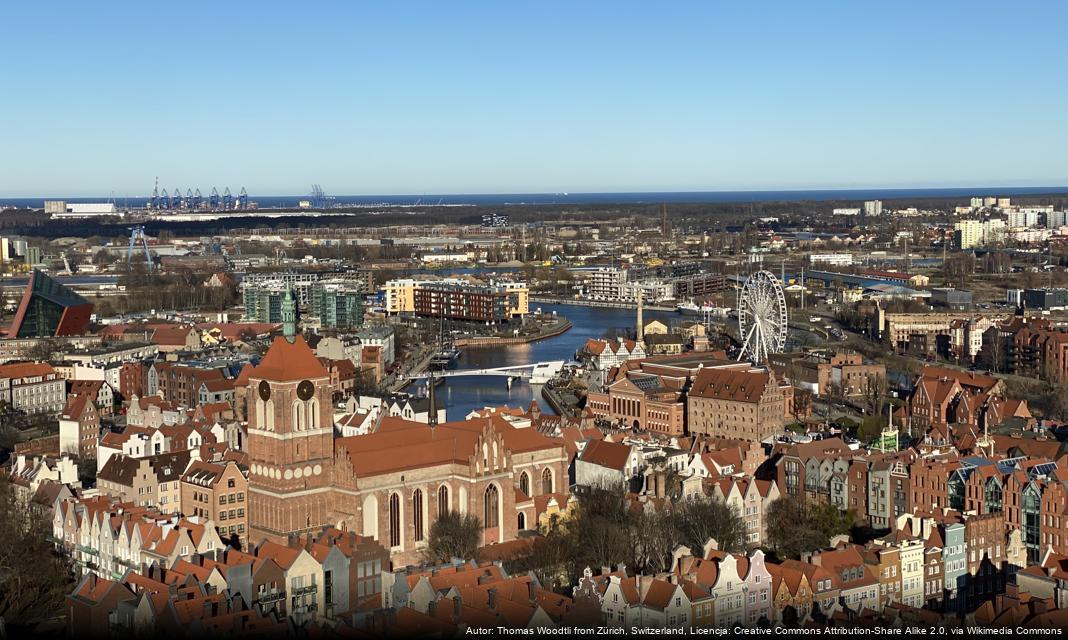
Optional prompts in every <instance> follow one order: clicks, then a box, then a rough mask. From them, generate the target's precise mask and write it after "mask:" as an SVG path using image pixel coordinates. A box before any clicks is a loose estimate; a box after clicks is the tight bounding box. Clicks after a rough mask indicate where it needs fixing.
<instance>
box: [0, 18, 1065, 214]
mask: <svg viewBox="0 0 1068 640" xmlns="http://www.w3.org/2000/svg"><path fill="white" fill-rule="evenodd" d="M305 4H308V5H311V4H314V5H315V6H314V7H312V6H308V7H305V6H304V5H305ZM580 5H581V6H580ZM0 25H2V27H0V60H2V61H3V62H2V63H0V123H2V125H0V132H2V134H0V196H36V195H42V196H43V195H57V196H62V195H68V196H73V195H106V194H108V193H110V192H112V191H114V192H115V194H116V195H119V196H121V195H138V194H146V193H148V192H149V191H151V188H152V181H153V178H154V177H155V176H156V175H159V176H160V179H161V186H162V187H165V188H167V189H168V190H170V189H173V188H174V187H180V188H181V189H182V190H183V191H184V190H185V189H186V188H189V187H193V188H195V187H199V188H201V189H202V190H206V189H210V187H211V186H212V185H217V186H219V187H220V189H221V188H222V187H223V186H226V185H229V186H230V187H231V188H232V189H234V190H235V191H236V190H237V189H239V188H240V187H241V186H242V185H245V186H247V187H248V189H249V192H250V193H251V194H254V195H278V194H301V193H306V192H308V190H309V188H310V185H311V184H312V183H320V184H322V185H323V186H324V187H325V188H326V189H327V191H328V192H330V193H334V194H420V193H478V192H482V193H514V192H559V191H568V192H579V191H647V190H734V189H774V188H850V187H898V186H900V187H911V186H920V187H922V186H973V185H974V186H981V185H988V186H1010V185H1064V184H1068V154H1066V149H1068V82H1066V80H1068V77H1066V76H1068V47H1066V46H1065V41H1064V38H1065V33H1066V27H1068V3H1064V2H1057V1H1054V0H1050V1H1047V2H1004V1H999V2H973V1H969V2H941V1H930V0H927V1H922V2H879V3H875V2H867V1H857V0H850V1H842V2H820V1H817V0H804V1H796V0H790V1H782V2H772V1H764V2H728V1H717V0H711V1H709V0H706V1H702V2H677V3H661V2H648V1H644V2H624V1H621V0H613V1H612V2H604V3H592V2H590V3H578V2H573V1H571V2H555V1H544V0H543V1H538V2H511V1H501V0H496V1H494V2H460V3H457V2H441V1H436V2H408V3H402V2H355V1H346V2H320V3H297V2H255V3H251V2H250V3H240V2H204V3H200V2H190V1H186V0H183V1H181V2H168V3H155V2H143V1H141V2H84V1H82V2H32V1H25V2H4V3H2V4H0ZM205 193H206V191H205Z"/></svg>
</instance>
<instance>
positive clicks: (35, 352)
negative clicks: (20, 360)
mask: <svg viewBox="0 0 1068 640" xmlns="http://www.w3.org/2000/svg"><path fill="white" fill-rule="evenodd" d="M59 347H60V344H59V341H58V340H56V339H55V338H38V340H37V342H35V343H34V345H33V346H32V347H30V348H29V349H27V350H26V357H27V358H29V359H30V360H37V361H39V362H48V361H49V360H51V359H52V357H53V356H54V355H55V354H56V352H57V351H58V350H59Z"/></svg>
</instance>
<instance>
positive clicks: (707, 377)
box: [690, 369, 771, 402]
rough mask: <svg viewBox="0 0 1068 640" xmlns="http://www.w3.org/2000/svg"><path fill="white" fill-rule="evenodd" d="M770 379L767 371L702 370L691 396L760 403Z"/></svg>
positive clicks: (691, 389) (694, 383) (695, 380)
mask: <svg viewBox="0 0 1068 640" xmlns="http://www.w3.org/2000/svg"><path fill="white" fill-rule="evenodd" d="M770 379H771V376H770V374H768V373H767V372H766V371H743V370H740V369H701V371H700V372H699V373H698V374H697V378H695V379H694V381H693V386H692V387H691V388H690V396H691V397H698V398H713V399H718V400H733V401H736V402H760V399H761V397H763V395H764V389H766V388H767V386H768V381H769V380H770Z"/></svg>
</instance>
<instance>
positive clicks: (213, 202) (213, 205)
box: [208, 187, 219, 211]
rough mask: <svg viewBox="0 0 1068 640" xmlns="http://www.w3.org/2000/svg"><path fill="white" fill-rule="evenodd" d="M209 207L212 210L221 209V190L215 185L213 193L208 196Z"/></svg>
mask: <svg viewBox="0 0 1068 640" xmlns="http://www.w3.org/2000/svg"><path fill="white" fill-rule="evenodd" d="M208 208H209V209H211V210H212V211H217V210H218V209H219V190H218V189H216V188H215V187H212V188H211V195H210V196H208Z"/></svg>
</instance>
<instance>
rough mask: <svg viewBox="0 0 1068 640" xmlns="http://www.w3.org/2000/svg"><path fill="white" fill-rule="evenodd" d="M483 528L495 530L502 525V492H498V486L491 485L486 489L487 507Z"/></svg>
mask: <svg viewBox="0 0 1068 640" xmlns="http://www.w3.org/2000/svg"><path fill="white" fill-rule="evenodd" d="M482 515H483V518H482V522H483V526H484V527H485V528H487V529H493V528H495V527H498V526H500V523H501V507H500V492H499V491H497V485H494V484H491V485H490V486H488V487H486V495H485V505H484V508H483V514H482Z"/></svg>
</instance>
